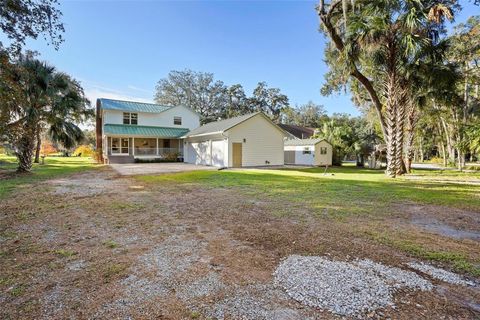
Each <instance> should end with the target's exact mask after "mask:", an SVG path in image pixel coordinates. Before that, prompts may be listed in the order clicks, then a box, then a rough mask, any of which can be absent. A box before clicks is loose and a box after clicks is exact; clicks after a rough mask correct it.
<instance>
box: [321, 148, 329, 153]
mask: <svg viewBox="0 0 480 320" xmlns="http://www.w3.org/2000/svg"><path fill="white" fill-rule="evenodd" d="M323 151H325V152H323ZM327 153H328V149H327V147H320V154H321V155H325V154H327Z"/></svg>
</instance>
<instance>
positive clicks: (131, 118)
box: [123, 112, 138, 124]
mask: <svg viewBox="0 0 480 320" xmlns="http://www.w3.org/2000/svg"><path fill="white" fill-rule="evenodd" d="M123 124H138V113H130V112H124V113H123Z"/></svg>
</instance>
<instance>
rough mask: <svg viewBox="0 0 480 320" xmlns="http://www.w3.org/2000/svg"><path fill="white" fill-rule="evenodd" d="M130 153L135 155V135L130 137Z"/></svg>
mask: <svg viewBox="0 0 480 320" xmlns="http://www.w3.org/2000/svg"><path fill="white" fill-rule="evenodd" d="M132 155H133V156H134V155H135V137H132Z"/></svg>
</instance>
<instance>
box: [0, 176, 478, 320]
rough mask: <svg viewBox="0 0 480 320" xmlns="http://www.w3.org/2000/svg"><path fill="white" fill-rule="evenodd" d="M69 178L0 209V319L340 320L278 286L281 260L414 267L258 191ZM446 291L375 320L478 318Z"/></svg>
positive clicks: (412, 296) (403, 296)
mask: <svg viewBox="0 0 480 320" xmlns="http://www.w3.org/2000/svg"><path fill="white" fill-rule="evenodd" d="M71 177H72V179H71V180H70V179H56V180H53V181H48V182H45V183H44V184H42V186H48V188H35V192H32V191H31V190H20V191H18V192H17V191H16V192H15V193H14V194H12V196H11V197H10V198H8V199H6V200H5V201H3V202H2V203H0V213H1V214H0V232H1V234H0V240H1V245H2V248H1V259H0V277H1V278H0V279H1V281H0V302H1V303H2V307H3V309H2V310H1V311H0V312H1V316H0V317H1V318H5V319H18V318H22V319H36V318H40V317H41V316H42V315H43V316H44V318H57V319H63V318H78V319H88V318H99V319H104V318H105V319H107V318H108V319H110V318H128V317H130V318H135V319H151V318H165V319H188V318H208V317H212V318H220V319H222V318H225V319H241V318H248V319H310V318H311V319H319V318H321V319H335V318H337V316H335V315H334V314H332V313H330V312H327V311H325V310H319V309H316V308H311V307H308V306H304V305H302V304H300V303H298V302H297V301H295V300H294V299H292V298H291V297H289V296H288V294H287V293H286V292H285V291H284V290H283V289H282V288H280V287H278V286H276V285H275V284H274V283H273V276H272V274H273V272H274V270H275V269H276V268H277V266H278V265H279V263H280V262H281V261H282V259H284V258H285V257H286V256H289V255H292V254H297V255H319V256H323V257H327V258H328V259H339V260H344V261H350V260H353V259H356V258H358V259H365V258H368V259H371V260H373V261H375V262H381V263H383V264H387V265H390V266H397V267H400V266H404V263H405V262H406V261H410V260H411V259H410V257H408V256H407V255H406V254H404V253H402V252H400V251H398V250H395V249H392V248H391V247H388V246H384V245H381V244H378V243H376V242H374V241H369V240H368V239H366V238H365V237H362V236H360V235H358V234H357V233H355V232H352V223H351V221H339V220H336V219H334V218H331V217H329V216H328V215H325V216H323V215H322V216H315V214H314V209H311V208H309V207H308V206H302V205H298V204H292V203H289V202H288V201H283V200H281V199H280V200H279V199H271V198H267V197H264V196H262V194H260V193H259V194H257V195H255V196H252V195H249V196H247V195H246V194H245V193H244V191H242V190H241V189H238V188H235V187H229V188H211V187H206V186H204V185H197V184H175V183H171V182H165V183H162V184H146V183H140V182H138V181H137V180H134V179H131V178H118V177H117V175H116V173H115V172H113V171H111V170H95V171H89V172H84V173H81V174H76V175H73V176H71ZM279 213H281V214H279ZM471 218H472V219H473V216H472V217H471ZM392 221H393V220H392ZM356 222H358V223H365V221H362V220H358V221H356ZM432 283H434V284H435V285H437V284H438V283H436V282H435V281H434V280H432ZM446 288H448V290H449V291H446V293H445V292H444V293H441V294H440V293H438V292H436V291H435V290H433V291H431V292H422V293H418V292H411V291H408V290H406V291H403V290H399V291H398V292H396V293H395V294H393V296H392V299H393V301H394V303H395V304H396V306H397V308H396V309H388V310H385V311H384V312H383V314H381V315H380V314H378V317H381V318H386V317H390V318H397V319H409V318H412V317H417V316H419V315H422V314H423V316H424V317H425V318H440V317H444V316H445V317H449V316H450V317H454V318H464V319H468V318H472V319H473V318H475V317H478V315H479V314H478V312H477V311H476V310H475V308H472V307H471V306H469V305H468V304H467V303H460V301H467V299H465V297H469V299H470V300H471V301H476V298H477V296H476V295H475V293H472V292H471V291H468V290H471V289H469V288H463V287H462V288H457V287H456V286H454V285H446ZM450 292H455V294H456V296H458V297H463V298H461V299H460V298H459V299H457V300H450V299H448V298H446V297H448V295H449V294H450ZM470 300H469V301H470ZM477 301H478V300H477ZM417 305H420V306H421V307H418V306H417ZM361 316H365V317H366V316H368V314H362V315H361Z"/></svg>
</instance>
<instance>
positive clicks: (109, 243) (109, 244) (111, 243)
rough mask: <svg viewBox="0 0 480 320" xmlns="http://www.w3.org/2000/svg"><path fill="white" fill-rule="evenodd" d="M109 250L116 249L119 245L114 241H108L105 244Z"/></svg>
mask: <svg viewBox="0 0 480 320" xmlns="http://www.w3.org/2000/svg"><path fill="white" fill-rule="evenodd" d="M103 244H104V245H105V246H106V247H107V248H110V249H115V248H117V247H118V243H116V242H115V241H113V240H107V241H105V242H104V243H103Z"/></svg>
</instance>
